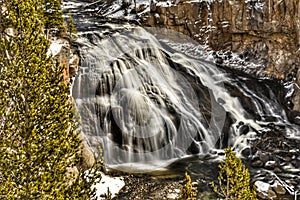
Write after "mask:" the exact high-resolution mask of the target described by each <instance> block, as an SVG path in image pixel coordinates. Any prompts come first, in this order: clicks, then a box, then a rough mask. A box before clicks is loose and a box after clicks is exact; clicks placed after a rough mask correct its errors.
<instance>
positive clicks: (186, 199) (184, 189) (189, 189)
mask: <svg viewBox="0 0 300 200" xmlns="http://www.w3.org/2000/svg"><path fill="white" fill-rule="evenodd" d="M197 193H198V190H197V188H196V187H194V186H193V185H192V179H191V177H190V176H189V175H188V173H187V172H186V173H185V176H184V180H183V185H182V186H181V188H180V197H179V199H180V200H196V196H197Z"/></svg>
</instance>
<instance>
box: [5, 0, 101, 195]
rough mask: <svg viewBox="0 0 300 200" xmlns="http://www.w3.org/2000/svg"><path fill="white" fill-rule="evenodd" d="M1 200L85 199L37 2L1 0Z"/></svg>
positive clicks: (90, 176) (88, 191)
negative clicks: (76, 171)
mask: <svg viewBox="0 0 300 200" xmlns="http://www.w3.org/2000/svg"><path fill="white" fill-rule="evenodd" d="M0 3H1V5H0V88H1V89H0V138H1V140H0V199H10V200H11V199H25V200H26V199H89V198H90V197H93V195H94V194H95V193H94V192H95V191H94V190H92V188H91V185H92V184H93V183H94V182H95V180H96V179H97V178H98V176H97V175H96V170H97V166H95V169H90V170H89V171H87V172H85V173H84V172H83V171H82V170H81V169H80V168H79V173H78V175H76V174H74V173H71V169H72V168H74V167H75V166H76V165H78V164H79V162H80V161H81V158H80V152H79V149H80V144H81V141H80V139H79V137H78V131H77V130H78V124H76V112H75V111H74V109H73V104H72V101H71V100H70V96H69V95H68V92H69V89H68V86H67V85H66V84H65V83H64V79H63V73H62V70H63V68H62V67H61V66H59V65H56V66H53V64H52V61H51V58H49V57H47V55H46V52H47V50H48V48H49V42H48V41H47V39H46V38H45V36H44V35H43V27H44V21H43V19H41V18H40V16H41V14H42V13H43V12H44V10H42V8H43V5H42V4H41V1H39V0H0Z"/></svg>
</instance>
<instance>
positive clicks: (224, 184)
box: [212, 147, 257, 200]
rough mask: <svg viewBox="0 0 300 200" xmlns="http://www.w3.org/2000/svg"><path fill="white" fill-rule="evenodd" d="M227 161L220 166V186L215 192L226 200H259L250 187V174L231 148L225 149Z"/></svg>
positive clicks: (214, 188)
mask: <svg viewBox="0 0 300 200" xmlns="http://www.w3.org/2000/svg"><path fill="white" fill-rule="evenodd" d="M225 153H226V159H225V161H224V162H222V163H220V165H219V176H218V181H219V184H218V186H217V185H215V183H214V182H212V186H213V190H214V191H215V192H216V193H217V194H218V195H220V196H222V197H223V198H225V199H226V200H257V198H256V192H255V190H252V189H251V187H250V173H249V171H248V169H247V168H246V167H245V165H244V164H243V163H242V160H241V159H239V158H237V157H236V154H235V152H233V151H232V149H231V147H228V148H226V149H225Z"/></svg>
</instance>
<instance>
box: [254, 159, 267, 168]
mask: <svg viewBox="0 0 300 200" xmlns="http://www.w3.org/2000/svg"><path fill="white" fill-rule="evenodd" d="M251 165H252V167H262V166H263V165H264V163H263V162H262V161H261V160H257V161H254V162H252V163H251Z"/></svg>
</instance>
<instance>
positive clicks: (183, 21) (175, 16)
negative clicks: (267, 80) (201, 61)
mask: <svg viewBox="0 0 300 200" xmlns="http://www.w3.org/2000/svg"><path fill="white" fill-rule="evenodd" d="M143 23H144V24H145V25H147V26H155V27H164V28H169V29H172V30H176V31H179V32H182V33H184V34H186V35H189V36H191V37H193V38H194V39H195V40H197V41H198V42H199V43H200V44H202V45H207V46H208V47H209V48H211V49H213V50H216V51H219V50H225V51H227V50H228V51H232V52H235V53H238V54H239V55H240V57H242V58H244V59H246V60H252V61H255V62H259V64H261V65H263V66H264V67H265V71H264V72H265V74H266V75H268V76H272V77H276V78H281V79H284V78H286V77H287V76H288V75H289V77H290V78H292V79H294V81H295V83H296V84H298V86H299V85H300V77H299V76H300V75H299V74H300V72H299V64H300V1H298V0H281V1H279V0H245V1H236V0H228V1H225V0H223V1H222V0H221V1H220V0H218V1H217V0H215V1H199V2H188V1H185V2H179V3H178V4H176V5H175V4H171V3H169V5H168V3H167V2H164V3H161V2H159V3H156V4H154V5H152V6H151V11H150V12H149V13H148V14H147V15H145V16H144V19H143ZM297 74H298V75H297ZM296 86H297V85H296ZM299 97H300V88H297V87H295V98H294V104H295V107H294V109H295V110H298V111H299V110H300V102H299V101H300V98H299Z"/></svg>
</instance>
